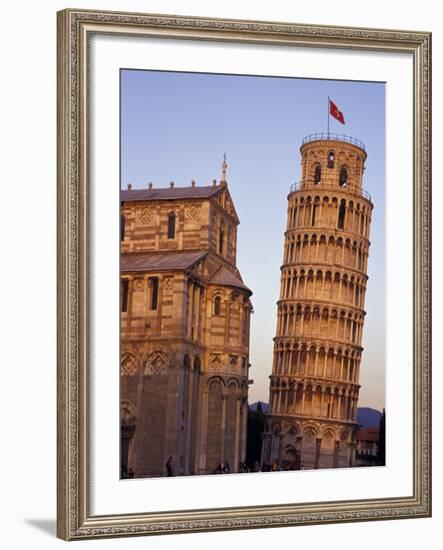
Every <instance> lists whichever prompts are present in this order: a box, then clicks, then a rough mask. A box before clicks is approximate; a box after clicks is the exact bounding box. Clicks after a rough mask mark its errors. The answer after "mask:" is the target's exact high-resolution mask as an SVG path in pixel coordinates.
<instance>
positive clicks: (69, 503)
mask: <svg viewBox="0 0 443 550" xmlns="http://www.w3.org/2000/svg"><path fill="white" fill-rule="evenodd" d="M97 35H100V36H107V37H118V36H121V37H126V38H129V39H130V38H131V37H133V38H136V39H137V40H140V39H144V38H150V39H154V40H158V41H162V40H163V41H164V40H165V39H178V40H183V41H198V42H205V43H208V42H209V43H217V44H248V45H252V46H256V47H259V46H272V47H275V48H279V47H300V48H315V49H320V51H321V52H326V51H328V50H331V49H334V50H344V51H351V52H353V53H354V54H356V55H358V54H362V53H364V52H379V53H380V54H383V53H385V54H395V53H402V54H408V55H410V56H411V58H412V63H413V82H412V83H411V86H412V90H413V106H412V107H413V140H412V141H413V143H412V147H411V150H412V158H411V159H410V162H411V164H412V166H413V177H412V180H413V190H412V194H411V195H412V202H413V205H412V211H413V220H412V224H413V231H412V233H411V235H410V239H409V241H408V242H409V245H408V246H409V247H410V248H411V249H412V255H413V266H412V271H413V275H412V276H413V289H412V295H410V296H409V295H408V299H409V301H410V302H412V303H413V305H412V312H413V314H412V319H413V334H411V346H412V350H413V358H412V365H413V367H412V370H411V373H410V374H411V387H412V392H411V396H410V398H411V400H412V411H413V412H412V426H411V429H412V442H413V444H412V470H411V472H410V476H411V478H412V492H411V494H408V495H406V496H395V497H382V498H369V499H365V498H361V499H358V498H357V499H352V500H349V499H347V500H323V501H318V502H302V503H300V502H299V503H283V504H275V503H269V504H259V505H248V506H238V505H236V506H223V507H211V508H200V507H198V508H194V509H192V508H189V509H182V510H172V509H170V510H167V509H159V510H157V511H154V512H152V511H151V512H146V511H145V510H143V509H140V510H138V511H137V512H131V513H125V512H123V513H119V512H118V511H116V512H115V513H112V514H100V513H99V514H96V513H94V512H93V511H92V506H91V499H92V498H93V497H94V495H93V494H91V493H92V491H91V457H90V447H91V438H92V437H93V435H94V434H93V433H92V429H93V428H92V426H91V417H90V409H91V391H90V389H91V345H93V343H92V336H91V330H93V328H94V327H93V326H92V325H93V323H94V315H92V313H91V307H92V302H91V282H90V276H91V241H90V240H91V232H92V231H93V229H92V227H93V223H92V221H93V220H92V218H93V216H94V211H93V209H92V207H91V185H90V182H91V171H92V169H91V165H90V148H91V147H93V146H94V144H93V143H91V135H90V130H91V103H90V85H91V83H90V81H89V79H90V77H91V73H90V71H91V70H94V69H93V68H92V66H91V58H90V54H91V52H90V46H91V39H92V37H93V36H97ZM57 70H58V94H57V95H58V105H57V107H58V165H57V180H58V183H57V193H58V199H57V201H58V218H57V225H58V245H57V246H58V249H57V253H58V274H57V275H58V352H57V353H58V369H57V403H58V404H57V416H58V469H57V487H58V498H57V501H58V505H57V508H58V509H57V534H58V536H59V537H60V538H62V539H65V540H74V539H85V538H99V537H115V536H130V535H154V534H167V533H186V532H197V531H215V530H232V529H247V528H264V527H277V526H291V525H294V526H295V525H310V524H321V523H337V522H354V521H368V520H382V519H404V518H417V517H429V516H430V515H431V436H430V429H431V275H430V273H431V138H430V136H431V34H430V33H427V32H416V31H399V30H386V29H364V28H347V27H328V26H315V25H303V24H295V23H283V22H280V23H278V22H262V21H246V20H242V21H240V20H226V19H209V18H204V17H188V16H186V17H181V16H175V15H160V14H155V15H154V14H138V13H132V14H131V13H118V12H105V11H92V10H76V9H68V10H64V11H62V12H59V13H58V60H57ZM319 78H321V75H319ZM405 300H406V298H405ZM191 481H192V480H191ZM161 482H163V480H159V483H161ZM258 483H259V482H258Z"/></svg>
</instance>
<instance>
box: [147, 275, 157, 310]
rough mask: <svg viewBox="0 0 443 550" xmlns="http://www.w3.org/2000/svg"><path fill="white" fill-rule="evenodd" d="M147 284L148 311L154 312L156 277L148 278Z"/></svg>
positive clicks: (155, 307)
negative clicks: (148, 293)
mask: <svg viewBox="0 0 443 550" xmlns="http://www.w3.org/2000/svg"><path fill="white" fill-rule="evenodd" d="M148 284H149V291H150V300H149V302H150V309H152V310H155V309H157V307H158V277H149V279H148Z"/></svg>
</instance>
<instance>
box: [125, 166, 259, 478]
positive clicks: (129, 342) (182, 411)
mask: <svg viewBox="0 0 443 550" xmlns="http://www.w3.org/2000/svg"><path fill="white" fill-rule="evenodd" d="M226 168H227V165H226V161H224V162H223V166H222V177H221V181H220V182H218V183H217V182H216V181H215V180H214V182H213V184H212V185H210V186H204V187H202V186H197V185H195V183H194V182H192V184H191V186H189V187H175V186H174V184H173V183H172V182H171V184H170V186H169V187H168V188H155V187H153V186H152V184H149V185H148V187H147V188H146V189H132V188H131V186H130V185H128V189H127V190H124V191H122V192H121V226H120V233H121V235H120V239H121V267H120V274H121V290H120V292H121V296H120V298H121V299H120V304H121V390H120V394H121V452H120V454H121V466H122V472H123V474H125V473H127V472H130V473H131V474H132V472H134V475H135V477H145V476H160V475H165V474H166V471H167V468H166V463H167V462H168V461H170V464H171V467H172V471H173V473H174V475H188V474H189V475H190V474H207V473H212V472H214V470H215V469H216V468H217V466H218V465H219V464H220V463H223V464H224V463H226V462H227V463H228V465H229V468H230V471H231V472H236V471H238V466H239V462H242V461H244V459H245V454H246V427H247V426H246V422H247V406H248V405H247V397H248V370H249V366H250V365H249V325H250V315H251V311H252V305H251V301H250V297H251V294H252V292H251V290H250V289H249V288H248V287H247V286H246V285H245V284H244V283H243V280H242V278H241V275H240V273H239V271H238V269H237V267H236V255H237V226H238V224H239V219H238V216H237V213H236V211H235V207H234V204H233V201H232V198H231V195H230V193H229V189H228V185H227V181H226Z"/></svg>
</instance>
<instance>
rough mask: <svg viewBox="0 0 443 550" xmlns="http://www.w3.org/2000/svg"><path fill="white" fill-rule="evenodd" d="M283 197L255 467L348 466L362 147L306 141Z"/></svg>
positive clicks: (360, 304) (361, 240) (361, 277)
mask: <svg viewBox="0 0 443 550" xmlns="http://www.w3.org/2000/svg"><path fill="white" fill-rule="evenodd" d="M300 152H301V157H302V179H301V182H300V183H299V184H295V185H293V186H292V188H291V190H290V193H289V195H288V214H287V227H286V232H285V244H284V257H283V265H282V267H281V287H280V297H279V300H278V302H277V329H276V336H275V338H274V357H273V367H272V375H271V376H270V412H269V416H268V417H267V421H266V425H265V432H264V434H263V446H262V458H261V459H262V465H263V466H269V465H274V466H278V467H281V468H291V469H292V468H294V469H299V468H331V467H347V466H352V465H354V459H355V445H356V431H357V427H358V425H357V422H356V418H357V416H356V415H357V400H358V394H359V389H360V385H359V376H360V362H361V357H362V352H363V348H362V334H363V322H364V317H365V311H364V303H365V293H366V284H367V280H368V276H367V261H368V251H369V244H370V243H369V228H370V224H371V213H372V208H373V204H372V202H371V197H370V195H369V194H368V193H367V192H366V191H365V190H364V189H363V187H362V178H363V171H364V164H365V160H366V156H367V155H366V152H365V147H364V145H363V144H362V143H361V142H359V141H357V140H355V139H353V138H349V137H347V136H336V135H335V134H334V138H333V139H332V138H331V135H330V134H314V135H311V136H308V137H307V138H305V139H304V141H303V143H302V146H301V149H300Z"/></svg>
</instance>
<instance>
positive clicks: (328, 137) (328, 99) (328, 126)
mask: <svg viewBox="0 0 443 550" xmlns="http://www.w3.org/2000/svg"><path fill="white" fill-rule="evenodd" d="M330 102H331V100H330V98H329V96H328V139H329V104H330Z"/></svg>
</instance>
